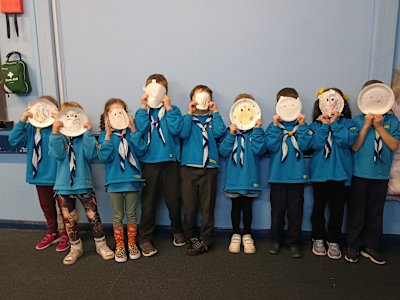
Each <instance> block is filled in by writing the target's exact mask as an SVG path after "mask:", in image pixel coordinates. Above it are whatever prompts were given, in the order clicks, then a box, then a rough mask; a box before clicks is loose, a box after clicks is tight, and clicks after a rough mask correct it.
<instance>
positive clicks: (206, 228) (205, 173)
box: [181, 166, 218, 245]
mask: <svg viewBox="0 0 400 300" xmlns="http://www.w3.org/2000/svg"><path fill="white" fill-rule="evenodd" d="M217 175H218V169H217V168H193V167H187V166H182V167H181V178H182V182H181V184H182V200H183V230H184V232H185V236H186V237H187V238H192V237H197V236H198V234H197V212H198V209H199V207H200V213H201V228H200V234H199V236H200V239H201V240H202V241H203V242H204V243H206V244H207V245H209V244H211V242H212V234H213V231H214V208H215V198H216V194H217Z"/></svg>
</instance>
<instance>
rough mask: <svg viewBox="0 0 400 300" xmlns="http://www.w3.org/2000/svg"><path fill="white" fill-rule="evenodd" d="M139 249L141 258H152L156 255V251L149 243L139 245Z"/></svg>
mask: <svg viewBox="0 0 400 300" xmlns="http://www.w3.org/2000/svg"><path fill="white" fill-rule="evenodd" d="M140 248H142V254H143V256H146V257H150V256H153V255H155V254H156V253H157V249H156V248H154V246H153V244H152V243H151V242H145V243H143V244H141V245H140Z"/></svg>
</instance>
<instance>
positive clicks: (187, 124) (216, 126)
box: [180, 112, 226, 168]
mask: <svg viewBox="0 0 400 300" xmlns="http://www.w3.org/2000/svg"><path fill="white" fill-rule="evenodd" d="M208 116H209V115H208V114H207V115H204V116H195V117H196V118H197V119H199V121H200V123H201V124H203V125H204V123H205V122H206V120H207V118H208ZM206 130H207V135H208V158H209V159H208V163H207V166H206V167H211V168H212V167H219V158H218V146H217V139H219V138H221V137H223V136H224V134H225V130H226V127H225V124H224V121H222V118H221V115H220V114H219V112H216V113H214V114H212V120H211V122H210V124H209V126H207V128H206ZM180 137H181V139H182V140H183V143H182V161H181V165H190V166H196V167H199V168H202V165H203V135H202V130H201V129H200V127H199V126H198V125H196V123H195V122H193V116H192V115H185V116H184V117H183V127H182V131H181V135H180Z"/></svg>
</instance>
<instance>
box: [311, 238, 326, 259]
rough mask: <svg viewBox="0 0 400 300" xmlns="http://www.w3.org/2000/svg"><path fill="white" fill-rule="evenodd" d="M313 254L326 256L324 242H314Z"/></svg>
mask: <svg viewBox="0 0 400 300" xmlns="http://www.w3.org/2000/svg"><path fill="white" fill-rule="evenodd" d="M312 253H314V254H315V255H317V256H325V255H326V249H325V243H324V240H314V241H313V245H312Z"/></svg>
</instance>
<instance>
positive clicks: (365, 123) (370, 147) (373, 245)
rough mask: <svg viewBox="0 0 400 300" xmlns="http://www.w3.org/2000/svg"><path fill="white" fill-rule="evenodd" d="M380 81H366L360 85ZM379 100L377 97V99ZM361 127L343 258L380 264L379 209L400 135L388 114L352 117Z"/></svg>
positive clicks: (381, 220) (383, 261) (395, 122)
mask: <svg viewBox="0 0 400 300" xmlns="http://www.w3.org/2000/svg"><path fill="white" fill-rule="evenodd" d="M373 83H382V82H381V81H377V80H372V81H367V82H366V83H365V84H364V86H363V88H364V87H367V86H369V85H370V84H373ZM379 101H380V100H379ZM354 122H355V123H356V124H357V125H358V126H359V127H360V128H361V130H360V133H359V135H358V137H357V140H356V142H355V143H354V144H353V146H352V150H353V151H354V152H355V153H354V169H353V178H352V182H351V196H350V200H349V204H348V224H347V225H348V227H347V246H348V249H347V253H346V255H345V259H346V260H347V261H348V262H352V263H355V262H357V261H358V257H359V254H360V250H361V255H362V256H364V257H366V258H369V259H370V260H371V261H372V262H373V263H376V264H379V265H383V264H386V259H385V258H384V257H383V255H382V253H381V252H380V249H379V248H380V246H381V241H382V230H383V208H384V203H385V199H386V191H387V187H388V181H389V177H390V166H391V163H392V159H393V151H395V150H396V148H397V146H398V144H399V142H398V140H399V138H400V132H399V128H400V127H399V120H398V119H397V117H396V116H395V115H394V114H393V113H392V112H388V113H386V114H384V115H374V114H371V113H369V114H361V115H359V116H357V117H355V118H354Z"/></svg>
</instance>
